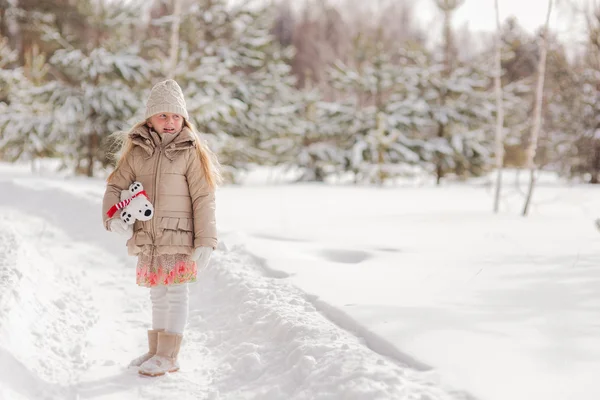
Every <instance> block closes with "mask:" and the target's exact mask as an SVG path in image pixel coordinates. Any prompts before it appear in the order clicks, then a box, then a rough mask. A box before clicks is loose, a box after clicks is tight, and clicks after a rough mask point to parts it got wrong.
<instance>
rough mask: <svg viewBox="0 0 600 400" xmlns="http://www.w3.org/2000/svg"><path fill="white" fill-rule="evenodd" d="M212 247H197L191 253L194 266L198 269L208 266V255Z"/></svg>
mask: <svg viewBox="0 0 600 400" xmlns="http://www.w3.org/2000/svg"><path fill="white" fill-rule="evenodd" d="M212 251H213V249H212V247H204V246H202V247H198V248H197V249H195V250H194V252H193V253H192V256H191V257H190V258H191V259H192V260H193V261H196V266H197V267H198V269H200V268H204V267H206V266H207V265H208V261H209V260H210V255H211V254H212Z"/></svg>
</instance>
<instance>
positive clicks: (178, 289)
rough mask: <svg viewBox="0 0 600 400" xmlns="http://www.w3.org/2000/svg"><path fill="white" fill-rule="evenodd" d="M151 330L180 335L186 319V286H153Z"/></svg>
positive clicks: (151, 289)
mask: <svg viewBox="0 0 600 400" xmlns="http://www.w3.org/2000/svg"><path fill="white" fill-rule="evenodd" d="M150 300H152V329H164V330H165V331H167V332H170V333H179V334H182V333H183V330H184V328H185V324H186V323H187V318H188V285H187V283H184V284H181V285H169V286H163V285H160V286H153V287H151V288H150Z"/></svg>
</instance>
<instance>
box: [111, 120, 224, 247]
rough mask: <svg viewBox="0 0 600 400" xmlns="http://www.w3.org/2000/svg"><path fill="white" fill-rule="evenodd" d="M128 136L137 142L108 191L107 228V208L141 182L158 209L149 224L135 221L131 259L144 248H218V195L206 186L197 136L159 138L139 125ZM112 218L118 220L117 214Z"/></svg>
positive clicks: (183, 133) (186, 133) (185, 133)
mask: <svg viewBox="0 0 600 400" xmlns="http://www.w3.org/2000/svg"><path fill="white" fill-rule="evenodd" d="M129 137H130V138H131V139H132V142H133V144H134V147H133V149H132V150H131V151H130V153H129V155H128V156H127V157H126V158H125V159H124V160H123V161H122V162H121V165H120V167H119V169H118V170H117V171H116V173H115V174H114V175H113V177H112V179H111V180H110V182H108V184H107V187H106V192H105V193H104V199H103V202H102V216H103V220H104V226H105V228H106V229H107V230H109V225H108V222H109V218H108V216H107V215H106V212H107V211H108V209H109V208H110V207H111V206H112V205H113V204H116V203H118V202H119V201H120V195H121V190H125V189H128V188H129V185H130V184H131V183H132V182H134V181H139V182H141V183H142V185H143V186H144V190H146V193H147V194H148V196H149V197H150V201H151V202H152V204H153V205H154V211H155V214H154V217H152V219H151V220H150V221H146V222H140V221H136V222H135V224H134V227H133V230H134V234H133V236H132V238H131V239H129V241H128V242H127V247H128V252H129V254H130V255H136V254H138V253H139V252H140V251H141V247H142V246H144V245H154V246H156V248H155V249H156V251H157V254H177V253H181V254H191V253H192V252H193V250H194V248H197V247H200V246H207V247H212V248H213V249H214V248H216V246H217V229H216V222H215V193H214V190H213V189H211V188H210V187H209V185H208V184H207V182H206V179H205V176H204V171H203V169H202V166H201V162H200V159H199V157H198V155H197V152H196V149H195V143H196V142H195V137H196V135H195V134H194V133H193V132H192V131H190V130H189V129H188V128H186V127H184V128H183V129H182V131H181V132H179V133H178V134H165V135H163V137H162V138H161V135H159V134H158V133H156V132H154V130H150V129H148V127H147V126H146V125H142V126H136V127H134V128H133V129H132V130H131V132H129ZM114 218H119V217H118V215H116V216H114Z"/></svg>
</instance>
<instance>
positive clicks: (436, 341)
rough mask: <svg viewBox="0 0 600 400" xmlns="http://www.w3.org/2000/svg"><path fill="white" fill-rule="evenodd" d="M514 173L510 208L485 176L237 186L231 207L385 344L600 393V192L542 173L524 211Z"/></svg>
mask: <svg viewBox="0 0 600 400" xmlns="http://www.w3.org/2000/svg"><path fill="white" fill-rule="evenodd" d="M520 178H521V180H526V178H527V176H526V174H522V175H521V177H520ZM513 181H514V177H512V176H511V174H506V183H507V185H506V189H505V193H506V195H505V198H504V201H503V209H504V211H503V213H502V214H500V215H494V214H493V213H492V212H491V208H492V198H493V190H492V189H491V188H489V187H486V186H485V185H468V184H460V185H459V184H456V185H447V186H445V187H441V188H435V187H428V186H424V187H410V186H407V187H400V188H382V189H374V188H360V187H359V188H357V187H331V186H319V185H303V186H300V185H297V186H279V187H254V188H248V187H240V188H226V189H224V190H222V192H221V193H220V196H219V199H220V206H219V207H220V209H221V210H222V212H221V213H220V215H219V221H220V224H221V226H223V227H229V228H230V229H235V230H237V231H239V232H242V233H241V234H240V239H239V241H240V243H244V244H245V246H246V248H247V249H249V250H250V251H251V252H252V253H253V254H255V255H256V256H257V257H259V258H260V259H261V260H263V261H262V262H263V264H264V267H265V269H266V270H267V271H270V272H271V274H272V275H273V276H282V277H287V278H286V279H287V280H288V281H289V282H291V283H293V284H295V285H297V286H298V287H299V288H301V289H302V290H304V291H306V292H307V293H309V294H312V295H314V296H316V299H317V300H315V301H314V303H315V304H316V305H317V307H318V308H319V309H320V310H321V311H322V312H324V314H325V315H326V316H328V317H329V318H330V319H331V320H333V321H335V322H336V323H337V324H338V325H339V326H342V327H344V328H346V329H348V330H350V331H354V332H357V334H358V335H359V336H361V337H363V338H364V339H365V340H366V344H367V345H368V346H369V347H370V348H372V349H373V350H375V351H377V352H379V353H381V354H385V355H387V356H389V357H391V358H394V359H397V360H402V361H403V362H405V363H407V364H408V365H411V366H413V367H415V368H417V369H427V368H429V367H432V368H435V369H436V370H437V371H438V372H439V375H440V377H441V379H442V382H443V383H445V384H449V385H451V386H453V387H460V388H462V389H465V390H467V391H468V392H469V393H470V394H472V395H474V396H475V397H476V398H480V399H487V400H506V399H511V400H521V399H522V400H530V399H544V400H564V399H590V400H591V399H598V398H600V385H598V384H597V373H598V371H599V370H600V316H599V311H600V268H598V264H599V263H600V233H599V232H598V231H597V230H596V228H595V227H594V224H593V220H594V219H595V218H597V217H598V206H597V204H599V203H598V201H600V193H599V192H598V188H596V187H593V186H571V187H570V186H567V185H565V184H561V183H560V182H559V181H557V180H556V179H554V180H552V179H549V177H548V176H543V179H542V180H541V184H540V186H539V187H538V188H537V189H536V191H535V206H534V208H533V212H532V215H530V216H529V217H528V218H523V217H521V216H520V211H521V207H522V203H523V198H522V196H521V195H519V194H518V193H519V192H518V191H517V190H516V189H515V187H514V185H513ZM509 183H510V185H509ZM523 188H524V186H523ZM240 203H241V204H240Z"/></svg>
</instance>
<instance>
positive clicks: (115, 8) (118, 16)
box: [47, 0, 155, 176]
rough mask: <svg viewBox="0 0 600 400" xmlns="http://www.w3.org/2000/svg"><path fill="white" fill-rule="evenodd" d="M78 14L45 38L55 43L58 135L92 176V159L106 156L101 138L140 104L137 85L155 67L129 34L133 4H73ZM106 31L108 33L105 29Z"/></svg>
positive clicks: (91, 1) (135, 16)
mask: <svg viewBox="0 0 600 400" xmlns="http://www.w3.org/2000/svg"><path fill="white" fill-rule="evenodd" d="M76 11H77V13H78V14H77V17H78V19H79V20H80V21H85V23H82V25H83V26H84V29H83V31H79V26H73V27H72V28H71V30H72V32H71V33H72V34H71V35H69V36H62V35H61V34H60V32H58V31H57V30H54V31H53V32H51V34H50V35H47V36H48V37H49V38H50V39H52V40H53V41H54V43H56V45H58V46H60V48H59V49H58V50H56V51H55V52H54V54H53V55H52V57H51V58H50V60H49V62H50V64H51V65H52V67H53V68H54V70H55V71H56V72H55V75H57V76H58V77H59V80H58V81H57V87H56V89H55V92H54V95H53V97H52V99H51V100H52V102H53V104H54V106H55V116H56V119H57V121H58V125H59V128H57V129H58V130H59V131H60V134H61V136H62V138H63V140H64V142H65V143H68V144H69V146H68V150H66V154H68V155H69V156H70V157H71V158H72V159H74V160H76V161H77V168H78V169H84V170H85V172H86V174H87V175H88V176H93V174H94V168H95V167H96V165H95V164H96V162H97V161H101V162H102V163H103V164H106V163H107V162H108V160H107V159H106V157H105V156H104V155H103V154H102V152H101V146H100V145H101V140H102V138H103V137H106V136H107V135H108V134H110V133H112V132H114V131H116V130H119V129H122V128H123V127H124V124H125V123H126V121H128V120H129V119H130V118H132V117H133V116H134V115H135V113H136V112H137V111H138V110H139V109H141V108H142V105H143V102H142V96H141V93H140V92H139V91H138V90H137V89H138V87H139V86H148V81H147V78H148V77H149V76H150V74H151V72H152V70H153V69H154V68H155V66H154V65H153V64H151V63H149V62H148V61H146V60H144V59H143V58H142V57H141V56H140V46H139V45H137V44H136V43H135V42H133V43H131V41H130V39H131V38H132V36H133V32H134V31H135V29H136V24H137V22H138V19H139V15H138V11H137V4H135V3H129V4H125V3H110V4H108V3H105V2H103V1H100V0H85V1H79V2H78V3H77V9H76ZM109 33H110V34H109Z"/></svg>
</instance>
